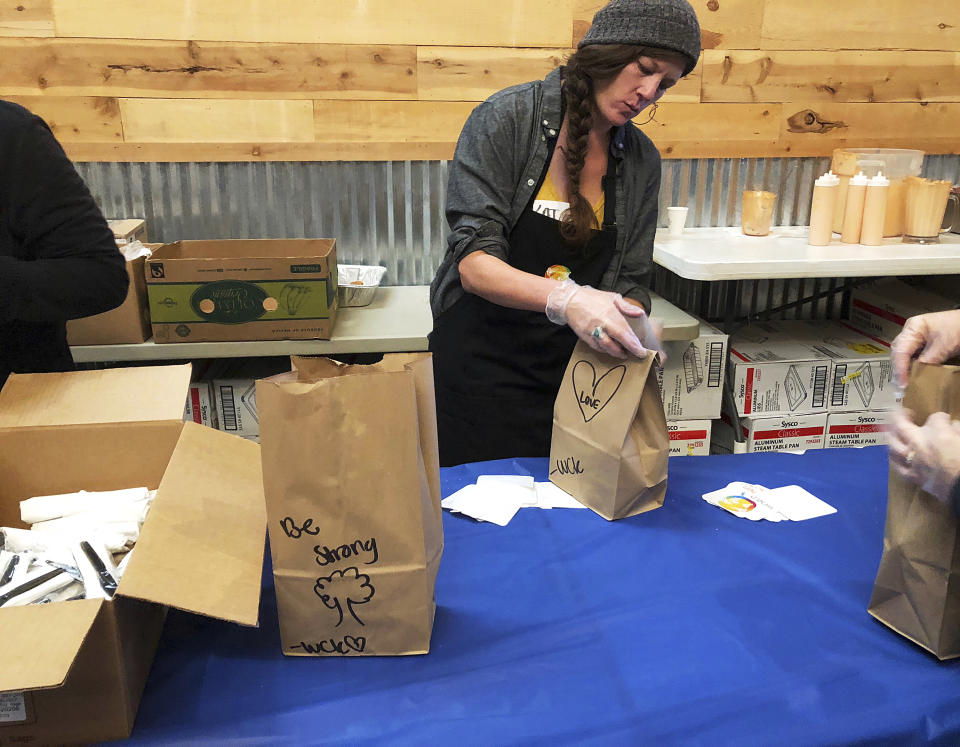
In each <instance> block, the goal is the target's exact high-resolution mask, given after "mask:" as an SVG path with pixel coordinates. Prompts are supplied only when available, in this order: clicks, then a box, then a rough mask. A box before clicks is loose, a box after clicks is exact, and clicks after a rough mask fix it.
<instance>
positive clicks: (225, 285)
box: [146, 239, 337, 343]
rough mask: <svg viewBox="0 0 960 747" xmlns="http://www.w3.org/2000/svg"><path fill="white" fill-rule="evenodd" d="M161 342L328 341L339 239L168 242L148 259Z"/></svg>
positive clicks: (153, 311) (157, 335)
mask: <svg viewBox="0 0 960 747" xmlns="http://www.w3.org/2000/svg"><path fill="white" fill-rule="evenodd" d="M146 278H147V296H148V298H149V304H150V318H151V320H152V322H153V338H154V341H155V342H157V343H165V342H203V341H209V340H302V339H318V338H319V339H329V338H330V335H331V334H332V332H333V324H334V319H335V317H336V312H337V258H336V240H334V239H230V240H220V241H178V242H176V243H173V244H165V245H164V246H162V247H160V248H159V249H158V250H157V251H156V252H154V255H153V257H151V258H150V259H149V260H147V270H146Z"/></svg>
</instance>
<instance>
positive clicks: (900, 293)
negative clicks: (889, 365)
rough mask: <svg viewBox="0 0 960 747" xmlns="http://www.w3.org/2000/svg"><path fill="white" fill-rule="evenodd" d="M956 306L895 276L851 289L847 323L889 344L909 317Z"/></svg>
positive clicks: (876, 339) (880, 341)
mask: <svg viewBox="0 0 960 747" xmlns="http://www.w3.org/2000/svg"><path fill="white" fill-rule="evenodd" d="M956 305H957V302H956V301H952V300H950V299H948V298H945V297H943V296H941V295H940V294H938V293H934V292H932V291H930V290H927V289H924V288H920V287H918V286H914V285H908V284H907V283H904V282H903V281H902V280H897V279H896V278H886V279H884V280H880V281H878V282H876V283H872V284H870V285H864V286H860V287H858V288H854V289H853V291H852V292H851V294H850V318H849V320H848V322H847V323H848V326H849V327H850V328H851V329H854V330H856V331H857V332H860V333H861V334H865V335H868V336H869V337H870V338H871V339H873V340H874V341H875V342H879V343H880V344H882V345H885V346H889V345H890V343H891V342H893V338H894V337H896V336H897V335H898V334H900V330H901V329H903V324H904V322H906V321H907V319H909V318H910V317H911V316H917V315H918V314H926V313H928V312H931V311H946V310H947V309H952V308H954V307H955V306H956Z"/></svg>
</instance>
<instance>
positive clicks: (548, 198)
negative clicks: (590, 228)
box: [535, 172, 604, 226]
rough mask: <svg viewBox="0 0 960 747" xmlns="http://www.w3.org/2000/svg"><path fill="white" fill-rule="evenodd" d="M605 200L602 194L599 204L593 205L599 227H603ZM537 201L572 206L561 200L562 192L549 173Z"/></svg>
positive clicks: (541, 186) (538, 193)
mask: <svg viewBox="0 0 960 747" xmlns="http://www.w3.org/2000/svg"><path fill="white" fill-rule="evenodd" d="M603 198H604V195H603V194H601V195H600V199H599V200H597V204H596V205H593V214H594V215H595V216H596V217H597V225H598V226H602V225H603ZM535 199H536V200H543V201H545V202H563V203H564V204H565V205H566V206H567V207H569V206H570V203H568V202H566V201H564V200H562V199H561V197H560V192H559V190H558V189H557V187H556V185H555V184H554V183H553V177H552V176H550V172H547V178H546V179H544V180H543V184H541V185H540V191H539V192H537V196H536V198H535Z"/></svg>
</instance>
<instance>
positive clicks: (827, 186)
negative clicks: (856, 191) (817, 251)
mask: <svg viewBox="0 0 960 747" xmlns="http://www.w3.org/2000/svg"><path fill="white" fill-rule="evenodd" d="M839 188H840V177H838V176H837V175H836V174H834V173H833V172H832V171H828V172H827V173H826V174H824V175H823V176H821V177H820V178H819V179H817V181H815V182H814V183H813V202H811V203H810V232H809V236H808V238H807V243H808V244H810V245H811V246H826V245H827V244H829V243H830V238H831V236H832V235H833V211H834V208H835V206H836V204H837V190H838V189H839Z"/></svg>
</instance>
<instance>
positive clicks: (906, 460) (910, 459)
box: [903, 449, 916, 467]
mask: <svg viewBox="0 0 960 747" xmlns="http://www.w3.org/2000/svg"><path fill="white" fill-rule="evenodd" d="M915 456H916V452H915V451H914V450H913V449H910V451H908V452H907V456H906V457H904V459H903V462H904V464H906V465H907V466H908V467H912V466H913V458H914V457H915Z"/></svg>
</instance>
